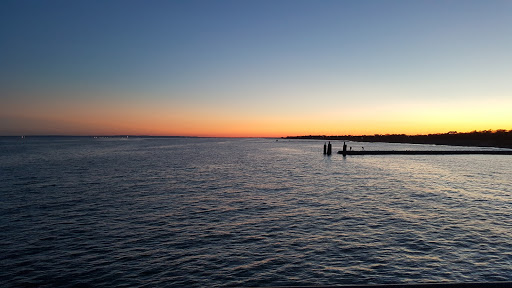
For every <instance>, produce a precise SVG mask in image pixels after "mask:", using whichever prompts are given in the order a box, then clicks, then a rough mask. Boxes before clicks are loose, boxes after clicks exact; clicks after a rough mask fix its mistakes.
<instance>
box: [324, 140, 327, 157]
mask: <svg viewBox="0 0 512 288" xmlns="http://www.w3.org/2000/svg"><path fill="white" fill-rule="evenodd" d="M325 154H327V143H324V155H325Z"/></svg>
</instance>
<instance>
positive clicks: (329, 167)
mask: <svg viewBox="0 0 512 288" xmlns="http://www.w3.org/2000/svg"><path fill="white" fill-rule="evenodd" d="M333 144H334V147H333V150H335V151H337V150H339V149H341V146H342V144H343V143H340V142H333ZM347 145H349V146H353V147H354V149H362V148H361V147H362V146H364V148H365V149H366V150H370V149H374V150H377V149H390V150H398V149H404V150H412V149H426V150H433V149H456V150H460V149H469V148H464V147H458V148H450V147H440V146H428V145H407V144H378V143H354V142H351V143H347ZM322 146H323V142H319V141H313V140H310V141H306V140H279V141H278V142H276V140H275V139H181V138H174V139H173V138H167V139H163V138H145V139H140V138H138V139H132V138H130V139H112V138H109V139H93V138H30V137H28V138H25V139H21V138H0V181H1V182H0V236H1V237H0V259H1V262H0V279H1V284H2V285H1V286H7V287H9V286H24V285H25V286H28V285H34V286H42V287H45V286H47V287H54V286H73V285H82V286H91V287H97V286H103V287H112V286H117V287H122V286H128V287H133V286H137V287H189V286H197V287H204V286H270V285H274V286H276V285H340V284H363V283H364V284H366V283H413V282H414V283H417V282H432V281H436V282H438V281H457V282H466V281H482V282H486V281H512V216H510V215H512V185H511V184H512V156H494V155H453V156H450V155H434V156H432V155H431V156H422V155H402V156H400V155H382V156H369V155H366V156H347V157H345V158H344V157H343V156H341V155H337V154H336V155H332V156H331V157H324V156H323V155H322V153H321V151H322V148H323V147H322ZM476 149H492V148H476Z"/></svg>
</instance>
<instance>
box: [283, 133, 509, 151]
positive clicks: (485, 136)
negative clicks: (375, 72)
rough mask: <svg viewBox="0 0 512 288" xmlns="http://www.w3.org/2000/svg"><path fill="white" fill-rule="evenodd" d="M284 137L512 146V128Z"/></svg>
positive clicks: (294, 137)
mask: <svg viewBox="0 0 512 288" xmlns="http://www.w3.org/2000/svg"><path fill="white" fill-rule="evenodd" d="M283 138H284V139H318V140H344V141H355V142H387V143H411V144H437V145H454V146H481V147H500V148H512V130H504V129H498V130H483V131H472V132H463V133H460V132H456V131H450V132H448V133H439V134H427V135H405V134H375V135H361V136H354V135H338V136H326V135H308V136H288V137H283Z"/></svg>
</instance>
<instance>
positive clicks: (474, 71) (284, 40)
mask: <svg viewBox="0 0 512 288" xmlns="http://www.w3.org/2000/svg"><path fill="white" fill-rule="evenodd" d="M510 15H512V2H511V1H505V0H503V1H499V0H497V1H471V0H454V1H436V0H434V1H405V0H403V1H397V0H394V1H377V0H368V1H300V0H297V1H289V0H286V1H284V0H282V1H266V0H263V1H117V0H115V1H83V0H77V1H52V0H50V1H28V0H27V1H11V0H7V1H2V2H0V39H2V45H0V63H1V64H0V100H1V102H0V103H1V105H0V135H45V134H59V135H162V136H165V135H183V136H207V137H208V136H218V137H281V136H291V135H365V134H366V135H372V134H393V133H400V134H401V133H405V134H428V133H443V132H448V131H459V132H466V131H472V130H487V129H512V113H510V108H511V107H512V81H510V79H512V69H511V67H512V53H510V51H512V37H511V35H512V17H510Z"/></svg>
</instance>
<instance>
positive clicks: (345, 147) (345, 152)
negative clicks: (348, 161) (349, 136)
mask: <svg viewBox="0 0 512 288" xmlns="http://www.w3.org/2000/svg"><path fill="white" fill-rule="evenodd" d="M343 156H347V144H345V142H343Z"/></svg>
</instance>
